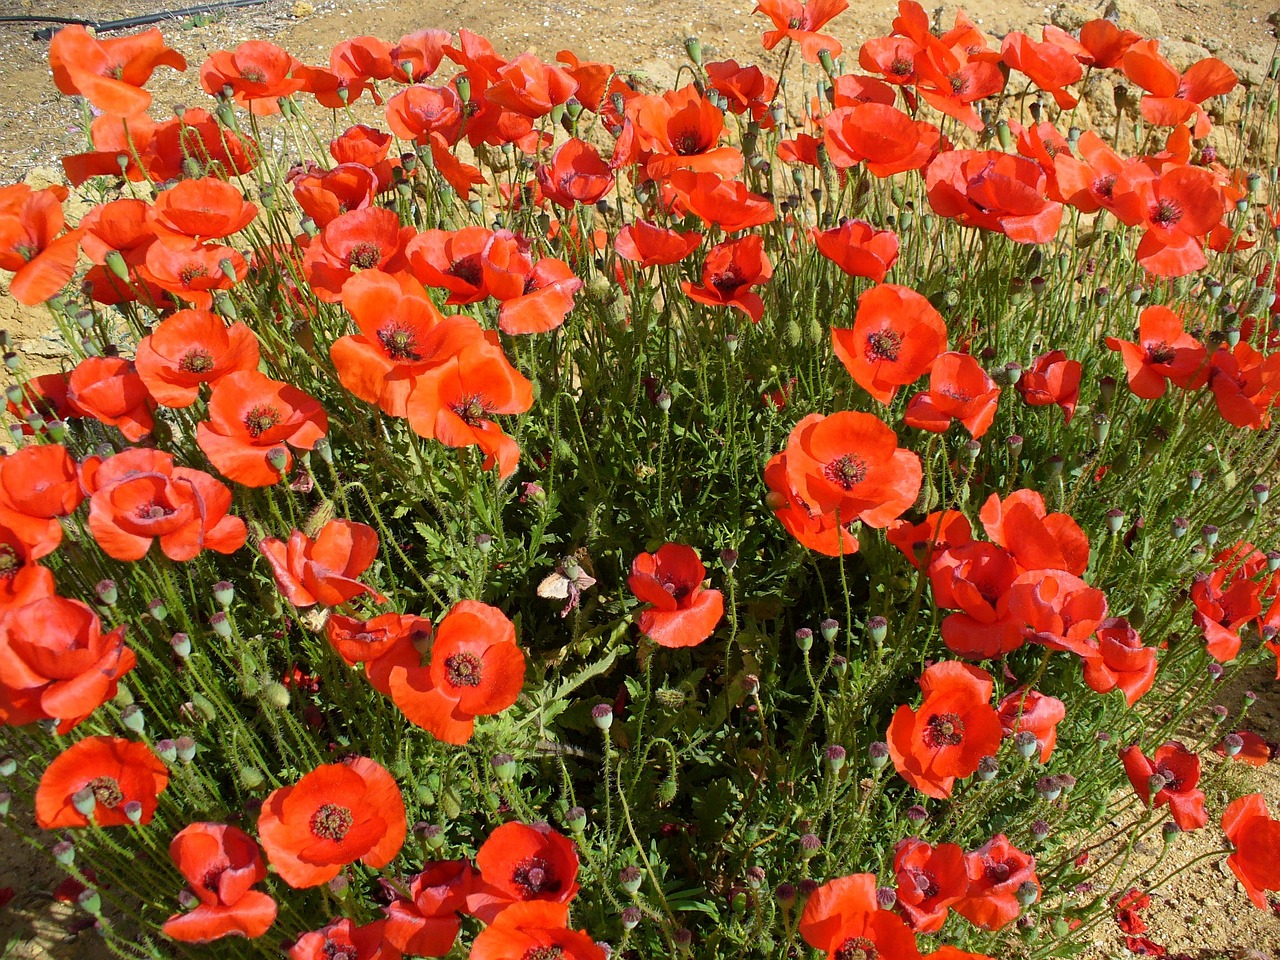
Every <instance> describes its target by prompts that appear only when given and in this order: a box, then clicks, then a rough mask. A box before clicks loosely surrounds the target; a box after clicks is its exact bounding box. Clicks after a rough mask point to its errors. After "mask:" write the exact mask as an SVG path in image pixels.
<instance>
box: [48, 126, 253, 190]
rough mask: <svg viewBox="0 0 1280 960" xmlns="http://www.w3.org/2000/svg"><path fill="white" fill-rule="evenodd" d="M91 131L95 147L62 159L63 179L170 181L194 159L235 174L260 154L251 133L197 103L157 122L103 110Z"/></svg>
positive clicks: (250, 166) (183, 172) (203, 166)
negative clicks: (239, 131)
mask: <svg viewBox="0 0 1280 960" xmlns="http://www.w3.org/2000/svg"><path fill="white" fill-rule="evenodd" d="M90 133H91V135H92V138H93V143H94V146H95V149H94V150H91V151H89V152H87V153H81V154H75V155H73V156H69V157H64V158H63V161H62V166H63V168H64V169H65V170H66V172H67V178H68V179H69V180H70V181H71V182H72V183H73V184H76V185H77V186H78V185H80V184H82V183H84V181H85V180H87V179H89V178H90V177H96V176H120V175H121V173H122V172H123V174H124V176H125V177H126V178H128V179H130V180H135V181H136V180H148V179H150V180H152V181H155V182H163V181H165V180H174V179H177V178H179V177H183V176H185V175H187V174H186V172H187V170H189V169H190V168H191V166H192V164H196V165H198V166H199V168H200V169H202V170H210V171H212V170H218V171H219V172H221V173H222V174H223V175H225V176H237V175H240V174H244V173H248V172H249V171H250V170H252V169H253V168H254V167H255V166H256V165H257V163H258V159H259V157H260V156H261V152H260V150H259V147H258V145H257V143H255V142H254V141H253V140H252V139H251V138H249V137H246V136H243V135H241V134H237V133H235V132H233V131H231V130H228V129H227V128H226V127H225V126H223V125H222V124H220V123H218V121H216V120H215V119H214V118H213V116H212V115H211V114H210V113H209V112H208V111H207V110H201V109H199V108H197V107H192V108H189V109H188V110H186V111H185V112H184V113H183V114H182V116H181V117H173V118H172V119H170V120H166V121H165V122H164V123H159V124H157V123H153V122H152V121H151V120H150V118H148V117H147V116H146V114H135V115H133V116H128V117H122V116H118V115H116V114H110V113H108V114H103V115H102V116H100V117H98V118H97V119H96V120H94V121H93V124H92V126H91V128H90Z"/></svg>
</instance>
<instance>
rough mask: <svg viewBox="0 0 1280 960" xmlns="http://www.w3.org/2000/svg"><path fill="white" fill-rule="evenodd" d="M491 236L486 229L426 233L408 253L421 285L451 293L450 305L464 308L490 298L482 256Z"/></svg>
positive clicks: (414, 243)
mask: <svg viewBox="0 0 1280 960" xmlns="http://www.w3.org/2000/svg"><path fill="white" fill-rule="evenodd" d="M492 237H493V231H492V230H486V229H485V228H484V227H463V228H462V229H461V230H458V231H449V230H424V231H423V232H422V233H420V234H418V236H416V237H414V239H413V241H412V242H410V244H409V246H408V248H407V249H406V251H405V252H406V253H407V254H408V257H409V263H410V269H411V270H412V271H413V275H414V276H415V277H417V278H418V280H419V281H420V282H421V283H423V284H425V285H426V286H428V287H441V288H443V289H445V290H448V291H449V296H448V298H447V299H446V300H445V304H446V305H447V306H462V305H465V304H468V303H477V302H479V301H481V300H483V299H484V298H485V297H487V296H489V289H488V287H487V286H485V275H484V265H483V261H482V259H481V257H482V255H483V253H484V249H485V247H486V246H487V245H488V243H489V240H490V239H491V238H492Z"/></svg>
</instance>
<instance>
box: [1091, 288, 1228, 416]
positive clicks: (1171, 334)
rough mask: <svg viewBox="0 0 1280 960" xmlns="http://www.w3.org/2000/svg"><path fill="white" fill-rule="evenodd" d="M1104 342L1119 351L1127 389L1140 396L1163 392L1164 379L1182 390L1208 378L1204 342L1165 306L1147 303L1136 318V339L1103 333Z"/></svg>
mask: <svg viewBox="0 0 1280 960" xmlns="http://www.w3.org/2000/svg"><path fill="white" fill-rule="evenodd" d="M1106 343H1107V346H1108V347H1109V348H1110V349H1112V350H1118V351H1120V356H1121V358H1122V359H1123V360H1124V369H1125V374H1126V376H1127V377H1128V379H1129V389H1130V390H1132V391H1133V393H1134V395H1135V396H1138V397H1142V398H1143V399H1144V400H1154V399H1156V398H1157V397H1162V396H1164V392H1165V388H1166V381H1169V380H1171V381H1173V383H1174V384H1176V385H1177V386H1179V387H1182V388H1183V389H1184V390H1189V389H1196V388H1197V387H1199V386H1201V385H1202V384H1203V382H1204V380H1205V379H1207V378H1208V375H1209V371H1208V368H1207V367H1206V366H1205V359H1206V356H1207V354H1206V351H1205V348H1204V346H1203V345H1202V344H1201V343H1200V341H1198V340H1197V339H1196V338H1195V337H1193V336H1191V334H1189V333H1187V332H1186V331H1185V330H1184V329H1183V322H1182V318H1181V317H1180V316H1178V315H1177V314H1176V313H1174V312H1173V311H1172V310H1170V309H1169V308H1168V307H1161V306H1152V307H1147V308H1146V309H1144V310H1143V311H1142V313H1141V315H1140V316H1139V318H1138V342H1137V343H1130V342H1129V341H1127V340H1121V339H1119V338H1117V337H1107V340H1106Z"/></svg>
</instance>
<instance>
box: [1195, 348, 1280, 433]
mask: <svg viewBox="0 0 1280 960" xmlns="http://www.w3.org/2000/svg"><path fill="white" fill-rule="evenodd" d="M1209 364H1210V367H1209V389H1210V390H1212V391H1213V400H1214V403H1215V404H1216V405H1217V408H1218V413H1219V414H1220V415H1221V417H1222V419H1224V420H1226V421H1227V422H1228V423H1232V424H1235V425H1236V426H1237V427H1244V428H1245V429H1249V430H1257V429H1265V428H1266V427H1267V425H1268V424H1270V422H1271V407H1272V406H1273V405H1274V404H1275V402H1276V397H1277V395H1280V353H1270V354H1267V355H1266V356H1263V354H1261V353H1260V352H1258V351H1257V350H1255V349H1254V348H1253V347H1252V346H1251V345H1250V344H1249V343H1248V341H1246V340H1241V341H1240V342H1239V343H1237V344H1236V345H1235V346H1234V347H1232V348H1231V349H1230V350H1228V349H1227V348H1226V347H1225V346H1222V347H1219V348H1218V349H1217V350H1215V351H1214V352H1213V355H1212V356H1211V357H1210V358H1209Z"/></svg>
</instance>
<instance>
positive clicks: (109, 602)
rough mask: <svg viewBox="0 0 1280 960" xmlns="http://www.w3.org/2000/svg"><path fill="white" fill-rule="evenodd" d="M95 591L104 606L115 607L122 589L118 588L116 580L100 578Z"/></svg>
mask: <svg viewBox="0 0 1280 960" xmlns="http://www.w3.org/2000/svg"><path fill="white" fill-rule="evenodd" d="M93 592H94V593H96V594H97V595H98V602H99V603H100V604H102V605H103V606H104V607H114V606H115V605H116V601H117V600H119V599H120V591H119V590H118V589H117V588H116V582H115V581H114V580H99V581H98V585H97V586H96V587H94V588H93Z"/></svg>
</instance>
